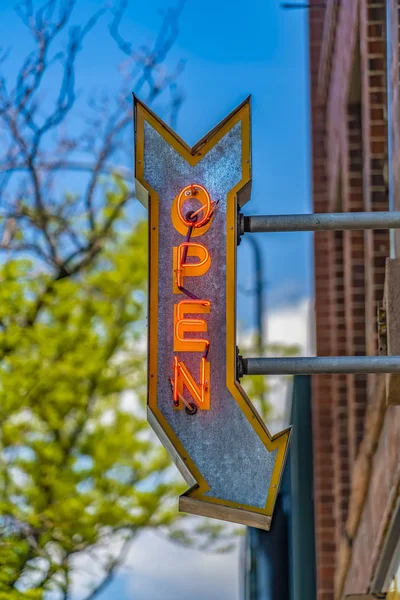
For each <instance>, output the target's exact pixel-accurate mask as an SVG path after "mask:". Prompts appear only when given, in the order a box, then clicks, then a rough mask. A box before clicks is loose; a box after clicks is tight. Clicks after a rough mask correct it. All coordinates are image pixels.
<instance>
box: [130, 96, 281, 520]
mask: <svg viewBox="0 0 400 600" xmlns="http://www.w3.org/2000/svg"><path fill="white" fill-rule="evenodd" d="M135 144H136V154H135V161H136V183H137V194H138V197H139V198H141V199H142V200H143V201H144V202H146V203H147V205H148V207H149V246H150V267H149V268H150V274H149V282H150V286H149V296H150V300H149V318H148V320H149V387H148V418H149V421H150V423H151V425H152V427H153V429H154V430H155V431H156V433H157V434H158V436H159V437H160V439H161V441H162V443H163V444H164V445H165V447H166V448H167V449H168V450H169V452H170V453H171V455H172V457H173V459H174V461H175V462H176V464H177V466H178V467H179V469H180V471H181V472H182V474H183V476H184V477H185V479H186V480H187V482H188V483H189V484H190V485H191V486H192V487H191V488H190V490H189V491H188V492H186V494H184V495H183V496H182V497H181V498H180V503H179V506H180V510H182V511H184V512H190V513H194V514H199V515H205V516H211V517H216V518H219V519H224V520H228V521H233V522H237V523H243V524H247V525H253V526H256V527H261V528H264V529H268V528H269V526H270V521H271V516H272V511H273V507H274V504H275V499H276V495H277V491H278V487H279V482H280V479H281V474H282V470H283V465H284V461H285V457H286V451H287V446H288V441H289V436H290V431H289V430H286V431H284V432H282V433H280V434H279V435H277V436H275V437H272V436H271V435H270V434H269V432H268V430H267V429H266V427H265V425H264V423H263V422H262V420H261V418H260V417H259V415H258V414H257V413H256V411H255V409H254V407H253V406H252V404H251V402H250V401H249V399H248V398H247V397H246V395H245V393H244V391H243V389H242V388H241V387H240V385H239V383H238V381H237V380H236V366H235V365H236V340H235V321H236V315H235V295H236V240H237V237H236V235H237V232H236V215H237V202H239V203H241V204H243V203H244V202H245V201H246V200H247V197H246V196H247V195H248V191H249V189H250V158H251V157H250V103H249V101H246V102H245V103H244V104H242V105H241V106H240V107H239V108H238V109H237V110H235V111H234V112H233V113H232V114H231V115H230V116H229V117H227V118H226V119H225V120H224V121H223V122H222V123H221V124H220V125H219V126H218V127H217V128H215V129H214V130H213V131H212V132H211V133H210V134H209V135H207V136H206V137H205V138H204V139H203V140H201V141H200V142H199V143H198V144H196V146H195V147H193V148H189V147H188V146H187V145H186V144H185V143H184V142H183V141H182V140H181V139H180V138H178V137H177V135H176V134H175V133H174V132H173V131H171V130H170V129H169V128H168V127H167V125H165V123H163V122H162V121H160V120H159V119H158V118H157V117H156V116H155V115H154V114H153V113H152V112H151V111H150V110H149V109H148V108H146V107H145V106H144V105H143V104H141V103H140V102H139V101H138V100H136V99H135Z"/></svg>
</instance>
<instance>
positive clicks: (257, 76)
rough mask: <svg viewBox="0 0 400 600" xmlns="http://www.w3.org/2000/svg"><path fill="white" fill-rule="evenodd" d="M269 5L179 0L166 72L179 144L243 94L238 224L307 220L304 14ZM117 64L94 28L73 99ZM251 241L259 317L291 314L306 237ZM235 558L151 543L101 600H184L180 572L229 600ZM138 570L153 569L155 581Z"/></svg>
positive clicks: (243, 271)
mask: <svg viewBox="0 0 400 600" xmlns="http://www.w3.org/2000/svg"><path fill="white" fill-rule="evenodd" d="M172 1H173V0H171V2H172ZM100 4H101V3H100V1H99V0H78V6H77V9H76V11H75V17H74V19H75V21H76V22H78V23H79V22H80V21H82V20H83V19H84V18H85V17H88V16H89V15H90V14H91V13H92V12H93V10H94V9H96V8H98V7H99V5H100ZM169 4H170V0H147V1H146V2H143V1H141V2H138V1H137V0H136V1H134V0H130V2H129V8H128V11H127V15H126V19H125V21H124V34H125V37H127V38H129V39H130V40H131V41H132V42H133V43H141V42H143V41H146V40H148V41H150V40H151V39H152V38H154V36H155V35H156V33H157V30H158V28H159V25H160V21H161V17H160V14H159V9H163V8H166V7H167V6H168V5H169ZM13 5H14V1H11V0H2V1H1V3H0V36H1V46H4V47H8V46H10V47H12V48H13V52H12V54H11V56H10V63H9V68H10V69H11V71H12V68H13V65H17V64H19V60H18V59H20V58H21V57H23V56H24V54H25V53H26V50H27V41H26V40H27V38H26V33H25V30H23V29H22V28H21V26H20V25H19V23H18V19H17V18H16V16H15V13H14V11H13V9H12V6H13ZM279 5H280V0H252V2H251V3H244V2H243V0H201V1H199V0H197V1H195V0H188V1H187V5H186V7H185V10H184V12H183V14H182V17H181V20H180V34H179V36H178V40H177V43H176V45H175V47H174V49H173V51H172V52H171V55H170V57H169V59H168V64H169V65H171V66H172V65H173V64H174V63H175V62H176V61H177V60H179V59H181V58H183V59H185V61H186V68H185V70H184V72H183V74H182V75H181V77H180V80H179V81H180V86H181V88H182V89H183V91H184V93H185V101H184V104H183V107H182V110H181V112H180V114H179V118H178V125H177V131H178V133H179V134H180V135H181V136H182V137H183V138H184V139H185V140H186V141H187V142H188V143H189V144H194V143H195V142H196V141H197V140H198V139H199V138H200V137H202V136H203V135H204V134H205V133H206V132H207V131H208V130H209V129H211V128H212V127H213V126H214V125H215V124H216V123H217V122H218V121H219V120H220V119H222V118H223V117H224V116H226V114H228V113H229V112H230V111H231V110H232V109H233V108H235V106H237V105H238V104H239V103H240V102H241V101H242V100H243V99H244V98H245V97H247V96H248V95H249V94H251V95H252V108H253V113H252V134H253V193H252V200H251V202H250V203H249V204H248V205H247V207H246V209H245V212H246V213H247V214H268V213H269V214H278V213H292V212H299V213H302V212H310V202H311V200H310V173H309V171H310V164H309V161H310V158H309V155H310V149H309V145H310V143H309V123H308V110H309V109H308V63H307V60H308V57H307V47H306V41H307V40H306V37H307V28H306V27H307V26H306V17H307V13H306V11H301V10H299V11H283V10H282V9H281V8H280V6H279ZM120 58H121V56H120V54H118V52H117V51H116V48H115V45H114V44H113V43H112V42H110V40H109V39H108V37H107V35H106V29H105V24H100V25H99V27H98V28H97V29H96V31H95V32H93V33H92V34H91V36H90V37H89V38H88V40H87V42H86V43H85V48H84V52H83V53H82V55H81V56H80V59H79V69H78V73H77V74H78V86H79V87H80V88H81V89H82V92H83V93H89V92H90V91H92V90H93V89H96V88H103V89H107V90H108V91H110V90H111V91H112V89H113V87H115V88H116V89H117V85H118V76H117V74H116V66H117V65H118V63H119V61H120ZM156 110H157V107H156ZM258 239H259V240H260V243H261V245H262V248H263V256H264V261H265V266H266V274H265V281H266V285H267V304H268V308H269V310H270V311H275V310H278V309H281V308H282V307H284V306H297V305H299V304H300V303H301V302H302V301H304V299H306V298H308V297H309V296H310V294H311V264H312V263H311V238H310V235H309V234H305V233H296V234H269V235H266V234H264V235H259V236H258ZM249 252H250V249H249V245H247V244H246V242H245V241H243V242H242V244H241V246H240V248H239V279H240V280H241V283H242V285H243V286H244V287H248V288H251V287H252V278H251V274H249V268H248V264H249V261H250V260H251V257H250V254H249ZM250 273H251V271H250ZM238 313H239V314H238V318H239V320H240V321H243V322H244V323H245V324H247V325H251V324H252V323H253V317H252V315H253V301H252V298H251V297H249V296H245V295H243V294H239V296H238ZM237 559H238V557H237V553H236V554H234V555H231V556H229V557H217V558H215V559H214V560H213V559H212V557H204V556H203V557H201V556H199V555H198V554H197V553H194V552H191V551H182V550H179V549H176V548H171V547H170V546H169V545H168V544H167V543H166V542H164V541H161V540H158V539H157V538H156V537H155V536H153V535H149V536H147V537H145V538H143V540H142V543H141V545H136V546H135V547H134V549H133V550H132V552H131V555H130V558H129V565H130V566H129V569H128V570H124V572H123V573H122V574H121V575H120V576H118V577H117V578H116V580H115V582H114V583H113V584H112V586H111V587H110V588H108V590H107V591H105V592H104V593H103V594H102V595H100V596H99V600H111V599H118V600H125V598H126V599H128V598H134V599H135V600H158V598H159V599H160V600H170V599H171V600H172V599H173V600H187V598H188V597H189V595H188V588H187V586H185V585H183V581H184V580H186V575H185V577H183V575H182V569H183V568H185V567H186V568H187V569H189V572H190V582H191V584H190V585H191V592H190V597H191V599H192V600H205V599H206V598H207V600H214V598H215V599H217V598H218V600H237V598H238V596H237V594H238V584H237V578H238V566H237ZM145 564H150V565H153V566H152V569H153V570H152V569H150V570H149V569H147V568H145V566H144V565H145ZM180 566H181V567H182V568H179V567H180ZM152 573H157V577H156V576H155V574H154V577H152ZM171 573H172V575H173V576H171ZM180 573H181V575H180ZM157 590H158V591H157ZM160 590H162V594H163V595H162V594H161V595H160ZM196 590H197V592H196Z"/></svg>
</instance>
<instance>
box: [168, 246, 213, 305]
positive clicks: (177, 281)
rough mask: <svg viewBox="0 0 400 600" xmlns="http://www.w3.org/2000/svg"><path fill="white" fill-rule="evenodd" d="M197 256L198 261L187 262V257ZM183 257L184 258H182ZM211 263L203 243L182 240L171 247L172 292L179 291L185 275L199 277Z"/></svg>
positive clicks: (176, 292)
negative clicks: (177, 244)
mask: <svg viewBox="0 0 400 600" xmlns="http://www.w3.org/2000/svg"><path fill="white" fill-rule="evenodd" d="M185 252H186V258H185ZM193 257H195V258H198V259H199V260H198V262H195V263H193V262H187V259H188V258H193ZM184 258H185V260H184ZM210 265H211V257H210V253H209V251H208V250H207V248H206V247H205V246H203V244H198V243H196V242H183V243H182V244H180V245H179V246H174V249H173V267H172V268H173V271H174V274H175V276H174V278H173V292H174V294H179V293H181V290H180V289H179V288H181V287H183V284H184V278H185V277H199V276H200V275H204V274H205V273H207V271H208V269H209V268H210Z"/></svg>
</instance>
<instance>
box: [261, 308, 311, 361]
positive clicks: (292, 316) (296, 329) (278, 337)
mask: <svg viewBox="0 0 400 600" xmlns="http://www.w3.org/2000/svg"><path fill="white" fill-rule="evenodd" d="M310 312H311V302H310V300H309V299H308V298H307V299H304V300H302V301H301V302H300V303H299V304H297V305H293V306H287V307H284V308H283V309H281V310H275V311H272V312H271V313H270V314H269V315H268V317H267V319H266V321H267V323H266V324H267V335H268V340H269V341H270V342H272V343H275V342H276V343H282V344H290V345H292V344H297V345H298V346H299V347H300V350H301V353H302V354H304V355H306V354H307V353H311V348H312V345H313V344H312V335H311V327H310V323H311V319H310Z"/></svg>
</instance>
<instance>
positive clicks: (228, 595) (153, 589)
mask: <svg viewBox="0 0 400 600" xmlns="http://www.w3.org/2000/svg"><path fill="white" fill-rule="evenodd" d="M238 547H239V544H238ZM238 560H239V548H237V549H236V550H235V551H233V552H231V553H228V554H212V553H207V552H199V551H197V550H191V549H185V548H182V547H180V546H177V545H175V544H174V543H172V542H168V541H167V540H164V539H162V538H160V537H159V536H157V535H156V534H155V533H153V532H146V533H143V534H142V535H141V536H140V538H139V539H138V540H137V542H136V543H135V545H134V546H133V548H132V551H131V552H130V555H129V558H128V562H127V566H126V568H125V569H124V570H125V572H126V573H127V574H128V579H127V581H128V585H129V590H127V597H129V598H135V599H136V600H187V599H188V598H191V600H205V598H207V600H238V599H239V581H238V573H239V569H238ZM110 597H111V596H110Z"/></svg>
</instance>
